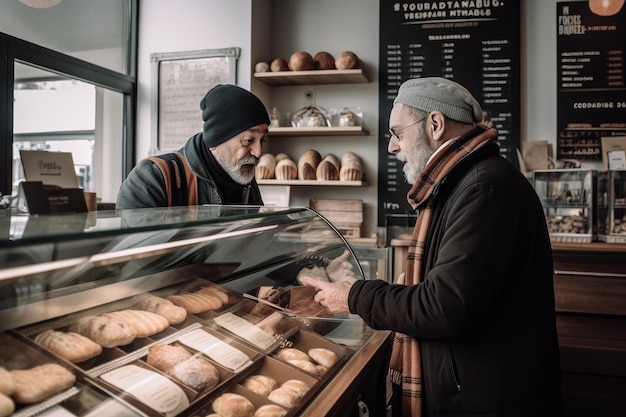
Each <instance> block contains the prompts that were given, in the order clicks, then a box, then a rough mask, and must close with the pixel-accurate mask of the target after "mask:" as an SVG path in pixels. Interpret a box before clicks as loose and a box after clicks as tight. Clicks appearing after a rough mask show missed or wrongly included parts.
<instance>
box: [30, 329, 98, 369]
mask: <svg viewBox="0 0 626 417" xmlns="http://www.w3.org/2000/svg"><path fill="white" fill-rule="evenodd" d="M34 340H35V343H37V344H39V345H40V346H42V347H44V348H46V349H48V350H49V351H51V352H53V353H55V354H57V355H58V356H60V357H62V358H63V359H66V360H68V361H70V362H72V363H79V362H84V361H86V360H88V359H91V358H93V357H95V356H98V355H99V354H100V353H102V346H100V345H99V344H97V343H96V342H94V341H93V340H91V339H89V338H87V337H85V336H83V335H80V334H78V333H74V332H60V331H56V330H46V331H45V332H43V333H39V334H38V335H37V336H36V337H35V339H34Z"/></svg>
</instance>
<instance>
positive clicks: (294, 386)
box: [280, 379, 311, 398]
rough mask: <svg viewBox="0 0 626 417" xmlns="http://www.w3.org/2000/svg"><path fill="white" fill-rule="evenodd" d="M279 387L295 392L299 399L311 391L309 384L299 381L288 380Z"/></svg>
mask: <svg viewBox="0 0 626 417" xmlns="http://www.w3.org/2000/svg"><path fill="white" fill-rule="evenodd" d="M280 387H281V388H284V389H288V390H291V391H293V392H295V393H296V394H298V396H299V397H300V398H302V397H304V396H305V395H306V393H307V392H309V390H310V389H311V386H310V385H309V384H307V383H306V382H304V381H302V380H300V379H288V380H287V381H285V382H283V383H282V384H281V385H280Z"/></svg>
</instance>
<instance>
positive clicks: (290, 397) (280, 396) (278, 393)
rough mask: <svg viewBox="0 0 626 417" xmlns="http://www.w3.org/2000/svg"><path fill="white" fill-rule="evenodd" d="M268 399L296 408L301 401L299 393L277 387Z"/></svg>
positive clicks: (286, 406)
mask: <svg viewBox="0 0 626 417" xmlns="http://www.w3.org/2000/svg"><path fill="white" fill-rule="evenodd" d="M267 399H268V400H270V401H272V402H275V403H276V404H278V405H280V406H282V407H285V408H287V409H290V408H294V407H295V406H296V405H298V402H299V401H300V397H299V396H298V394H296V393H295V392H294V391H292V390H289V389H286V388H276V389H275V390H274V391H272V392H270V395H268V396H267Z"/></svg>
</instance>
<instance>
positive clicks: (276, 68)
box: [270, 57, 289, 72]
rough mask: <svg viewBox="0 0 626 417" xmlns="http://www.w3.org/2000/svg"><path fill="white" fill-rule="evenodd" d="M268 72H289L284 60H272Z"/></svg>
mask: <svg viewBox="0 0 626 417" xmlns="http://www.w3.org/2000/svg"><path fill="white" fill-rule="evenodd" d="M270 70H271V71H272V72H280V71H289V65H288V64H287V61H286V60H285V58H280V57H279V58H274V59H272V61H270Z"/></svg>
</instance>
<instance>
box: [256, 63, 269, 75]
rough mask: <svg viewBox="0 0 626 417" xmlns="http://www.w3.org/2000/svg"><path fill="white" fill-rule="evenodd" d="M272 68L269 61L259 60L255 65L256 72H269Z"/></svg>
mask: <svg viewBox="0 0 626 417" xmlns="http://www.w3.org/2000/svg"><path fill="white" fill-rule="evenodd" d="M269 70H270V64H268V63H267V62H263V61H261V62H257V63H256V65H255V66H254V72H268V71H269Z"/></svg>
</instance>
